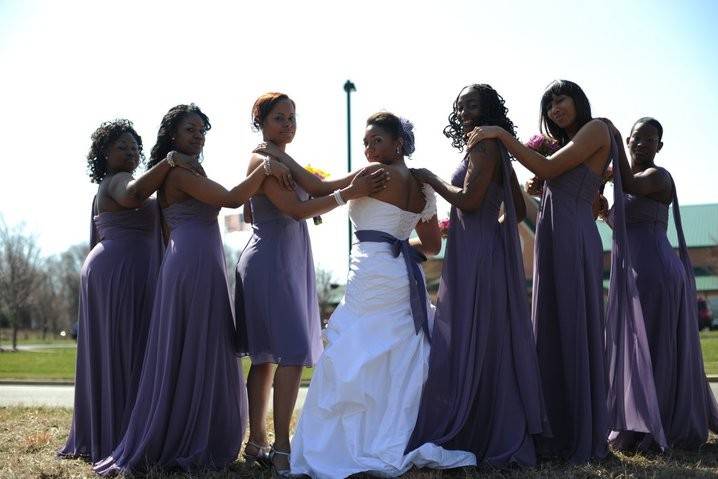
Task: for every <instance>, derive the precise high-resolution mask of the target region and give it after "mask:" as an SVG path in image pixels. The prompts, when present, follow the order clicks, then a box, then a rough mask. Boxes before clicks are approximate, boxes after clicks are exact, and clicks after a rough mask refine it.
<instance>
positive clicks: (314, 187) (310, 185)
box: [254, 143, 361, 196]
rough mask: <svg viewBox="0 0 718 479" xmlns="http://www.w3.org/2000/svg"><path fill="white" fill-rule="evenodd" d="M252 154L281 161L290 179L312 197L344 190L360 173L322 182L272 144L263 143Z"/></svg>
mask: <svg viewBox="0 0 718 479" xmlns="http://www.w3.org/2000/svg"><path fill="white" fill-rule="evenodd" d="M254 152H255V153H259V154H262V155H268V156H271V157H274V158H276V159H277V160H279V161H281V162H282V163H283V164H284V165H286V166H287V167H288V168H289V170H290V171H291V172H292V177H293V178H294V179H295V180H296V182H297V183H299V186H301V187H302V188H303V189H304V191H306V192H307V193H309V194H310V195H312V196H326V195H328V194H330V193H332V192H333V191H334V190H339V189H342V188H346V187H347V186H349V184H350V183H351V182H352V180H353V179H354V177H355V176H356V175H357V173H359V171H361V170H358V171H355V172H352V173H350V174H349V175H347V176H344V177H342V178H338V179H335V180H322V179H321V178H318V177H317V176H315V175H313V174H312V173H310V172H309V171H307V170H306V168H304V167H303V166H301V165H300V164H299V163H297V162H296V161H295V160H294V158H292V157H291V156H289V155H288V154H287V153H286V152H284V151H282V150H280V149H279V148H277V146H276V145H273V144H272V143H264V144H262V145H260V147H258V148H257V149H255V150H254Z"/></svg>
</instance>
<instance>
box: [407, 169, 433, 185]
mask: <svg viewBox="0 0 718 479" xmlns="http://www.w3.org/2000/svg"><path fill="white" fill-rule="evenodd" d="M410 171H411V174H412V175H413V176H414V178H416V179H417V180H419V181H421V182H422V183H431V181H432V180H433V179H434V178H436V175H435V174H434V173H432V172H431V171H430V170H427V169H426V168H411V170H410Z"/></svg>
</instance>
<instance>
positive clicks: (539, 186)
mask: <svg viewBox="0 0 718 479" xmlns="http://www.w3.org/2000/svg"><path fill="white" fill-rule="evenodd" d="M524 187H525V188H526V193H527V194H529V195H531V196H541V195H542V194H543V180H542V179H540V178H539V177H538V176H534V177H533V178H531V179H530V180H528V181H527V182H526V184H525V185H524Z"/></svg>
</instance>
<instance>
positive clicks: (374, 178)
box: [348, 168, 389, 199]
mask: <svg viewBox="0 0 718 479" xmlns="http://www.w3.org/2000/svg"><path fill="white" fill-rule="evenodd" d="M369 171H370V170H369V169H367V168H364V169H363V170H361V171H360V172H359V174H357V175H356V176H355V177H354V179H353V180H352V182H351V184H350V185H349V191H348V193H349V196H350V198H348V199H355V198H361V197H363V196H369V195H371V194H374V193H378V192H380V191H381V190H383V189H385V188H386V185H387V182H388V181H389V172H388V171H387V170H385V169H384V168H379V169H377V170H376V171H374V172H372V173H370V172H369Z"/></svg>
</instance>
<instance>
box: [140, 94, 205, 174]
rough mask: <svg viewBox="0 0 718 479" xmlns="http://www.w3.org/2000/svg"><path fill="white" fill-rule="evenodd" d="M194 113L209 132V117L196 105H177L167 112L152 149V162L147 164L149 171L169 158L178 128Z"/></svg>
mask: <svg viewBox="0 0 718 479" xmlns="http://www.w3.org/2000/svg"><path fill="white" fill-rule="evenodd" d="M192 113H194V114H196V115H199V117H200V118H201V119H202V123H204V130H205V131H209V130H210V129H211V128H212V125H211V124H210V123H209V118H207V115H205V114H204V113H202V110H200V109H199V107H198V106H197V105H195V104H194V103H190V104H189V105H177V106H174V107H172V108H170V111H168V112H167V114H166V115H165V116H164V117H163V118H162V123H160V130H159V131H158V132H157V142H156V143H155V146H153V147H152V152H151V153H150V161H149V162H148V163H147V168H148V169H149V168H152V167H153V166H155V165H156V164H157V163H159V162H160V161H162V160H163V159H164V158H165V156H167V153H169V152H170V151H172V150H173V149H174V141H173V139H172V137H173V136H174V135H175V132H176V131H177V127H178V126H179V124H180V122H181V121H182V120H183V119H184V117H186V116H187V115H189V114H192Z"/></svg>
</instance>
